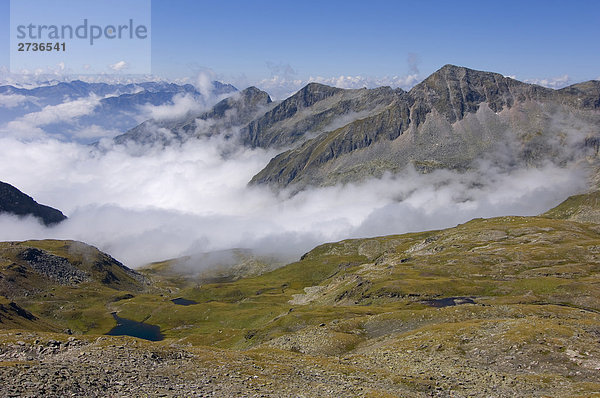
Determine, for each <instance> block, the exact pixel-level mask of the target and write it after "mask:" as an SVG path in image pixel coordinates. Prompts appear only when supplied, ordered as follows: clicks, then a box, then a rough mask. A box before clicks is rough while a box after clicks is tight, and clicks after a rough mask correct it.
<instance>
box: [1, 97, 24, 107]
mask: <svg viewBox="0 0 600 398" xmlns="http://www.w3.org/2000/svg"><path fill="white" fill-rule="evenodd" d="M27 100H28V98H27V96H25V95H19V94H0V107H2V108H16V107H17V106H19V105H21V104H23V103H25V102H27Z"/></svg>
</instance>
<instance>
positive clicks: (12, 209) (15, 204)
mask: <svg viewBox="0 0 600 398" xmlns="http://www.w3.org/2000/svg"><path fill="white" fill-rule="evenodd" d="M3 213H5V214H6V213H8V214H13V215H17V216H34V217H36V218H38V219H39V220H40V221H42V222H43V223H44V224H45V225H47V226H50V225H54V224H58V223H60V222H62V221H64V220H66V219H67V217H66V216H65V215H64V214H63V213H62V212H61V211H60V210H56V209H54V208H52V207H49V206H45V205H41V204H39V203H37V202H36V201H35V200H33V198H32V197H30V196H28V195H26V194H24V193H23V192H21V191H19V190H18V189H17V188H15V187H13V186H12V185H10V184H7V183H5V182H1V181H0V214H3Z"/></svg>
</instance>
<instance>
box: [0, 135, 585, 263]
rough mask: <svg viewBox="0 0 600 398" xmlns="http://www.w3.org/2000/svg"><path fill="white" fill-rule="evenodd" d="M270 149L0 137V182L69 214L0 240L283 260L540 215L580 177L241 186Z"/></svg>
mask: <svg viewBox="0 0 600 398" xmlns="http://www.w3.org/2000/svg"><path fill="white" fill-rule="evenodd" d="M224 153H226V154H227V155H224ZM274 155H275V153H273V152H269V151H265V150H261V149H247V148H242V147H237V146H235V144H234V143H233V141H224V140H222V139H220V138H218V137H216V138H215V137H213V138H210V139H202V140H193V141H189V142H187V143H186V144H185V145H183V146H174V147H168V148H165V149H163V148H150V149H149V150H147V151H145V152H143V154H142V155H140V154H139V153H136V154H132V153H131V152H130V151H129V150H128V148H126V147H123V146H113V147H111V148H109V150H108V151H106V152H99V151H96V150H94V149H93V148H91V147H89V146H84V145H79V144H74V143H65V142H60V141H57V140H54V139H52V138H47V137H46V138H44V139H37V140H34V141H29V142H25V141H24V140H21V139H17V138H15V137H2V138H0V158H1V159H2V162H0V180H2V181H6V182H8V183H11V184H13V185H15V186H17V187H18V188H19V189H21V190H23V191H24V192H26V193H28V194H30V195H32V196H33V197H34V198H35V199H36V200H37V201H38V202H40V203H44V204H48V205H51V206H53V207H56V208H59V209H60V210H62V211H63V212H65V213H66V214H67V215H68V216H69V217H70V218H69V220H68V221H66V222H65V223H62V224H60V225H59V226H57V227H53V228H46V227H43V226H42V225H40V224H39V223H38V222H36V221H35V220H33V219H29V220H25V221H23V220H19V219H17V218H15V217H11V216H6V215H4V216H0V240H2V241H5V240H25V239H45V238H57V239H74V240H80V241H84V242H86V243H89V244H92V245H95V246H97V247H99V248H100V249H102V250H105V251H107V252H109V253H111V254H112V255H113V256H115V257H116V258H118V259H119V260H121V261H123V262H124V263H125V264H127V265H129V266H133V267H136V266H140V265H143V264H145V263H148V262H151V261H158V260H161V259H167V258H174V257H179V256H183V255H191V254H195V253H201V252H207V251H214V250H222V249H229V248H251V249H254V250H255V251H257V252H258V253H260V254H265V255H271V254H276V255H279V256H282V257H284V258H285V259H286V260H293V259H297V258H298V257H299V256H300V255H301V254H302V253H304V252H306V251H308V250H310V249H311V248H313V247H314V246H316V245H318V244H320V243H323V242H327V241H336V240H341V239H345V238H352V237H366V236H376V235H384V234H392V233H394V234H395V233H403V232H409V231H420V230H426V229H433V228H444V227H450V226H454V225H456V224H458V223H461V222H465V221H468V220H469V219H471V218H474V217H491V216H499V215H507V214H513V215H533V214H538V213H540V212H543V211H545V210H547V209H548V208H550V207H552V206H554V205H556V204H557V203H559V202H560V201H561V200H563V199H564V198H565V197H566V196H568V195H570V194H573V193H576V192H578V191H580V190H582V189H583V188H584V187H585V183H586V175H585V173H584V172H582V171H580V170H577V169H574V168H559V167H557V166H554V165H552V164H548V165H546V166H545V167H542V168H538V169H525V170H512V171H504V172H503V171H500V170H496V169H493V168H481V169H479V170H476V171H473V172H470V173H463V174H459V173H456V172H451V171H447V170H440V171H436V172H433V173H430V174H426V175H423V174H419V173H417V172H415V171H414V170H411V169H407V170H405V171H404V172H402V173H400V174H399V175H396V176H385V177H383V178H382V179H376V180H370V181H366V182H364V183H361V184H350V185H345V186H336V187H327V188H314V189H310V190H307V191H303V192H300V193H299V194H297V195H295V196H291V197H290V196H289V195H287V194H286V193H285V192H283V193H279V194H277V193H274V192H272V191H271V190H270V189H268V188H264V187H248V186H247V182H248V181H249V180H250V179H251V178H252V176H253V175H254V174H255V173H257V172H258V171H260V170H261V169H262V167H264V165H266V163H267V162H268V161H269V159H270V158H271V157H273V156H274Z"/></svg>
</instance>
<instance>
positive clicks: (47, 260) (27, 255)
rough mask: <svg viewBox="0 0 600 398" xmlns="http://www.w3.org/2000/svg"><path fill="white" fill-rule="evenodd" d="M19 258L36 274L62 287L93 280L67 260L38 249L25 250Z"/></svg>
mask: <svg viewBox="0 0 600 398" xmlns="http://www.w3.org/2000/svg"><path fill="white" fill-rule="evenodd" d="M18 256H19V258H20V259H21V260H23V261H25V262H26V263H27V264H28V265H29V266H30V267H31V268H32V269H33V270H34V271H35V272H37V273H39V274H41V275H44V276H46V277H48V278H49V279H51V280H52V281H54V282H56V283H58V284H60V285H67V286H72V285H77V284H79V283H81V282H86V281H89V280H90V279H91V278H90V275H89V274H88V273H87V272H85V271H82V270H80V269H78V268H77V267H75V266H74V265H73V264H71V263H70V262H69V261H68V260H67V259H66V258H64V257H60V256H55V255H53V254H50V253H48V252H45V251H42V250H39V249H36V248H28V249H25V250H23V251H22V252H20V253H19V255H18Z"/></svg>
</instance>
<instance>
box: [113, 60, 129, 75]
mask: <svg viewBox="0 0 600 398" xmlns="http://www.w3.org/2000/svg"><path fill="white" fill-rule="evenodd" d="M108 67H109V68H110V69H112V70H114V71H115V72H120V71H122V70H124V69H126V68H127V67H129V65H127V62H125V61H119V62H117V63H115V64H112V65H109V66H108Z"/></svg>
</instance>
